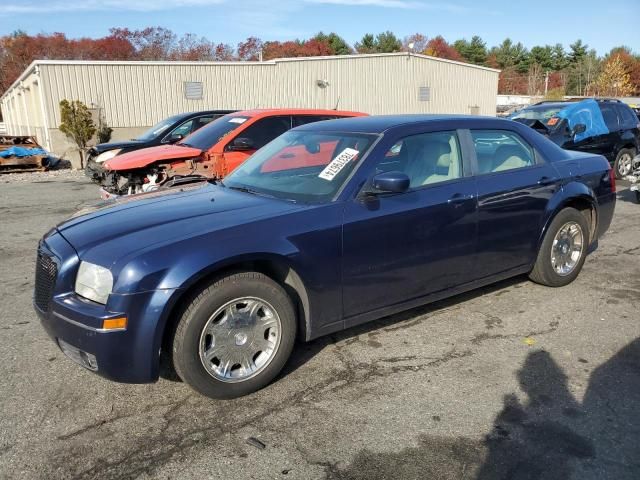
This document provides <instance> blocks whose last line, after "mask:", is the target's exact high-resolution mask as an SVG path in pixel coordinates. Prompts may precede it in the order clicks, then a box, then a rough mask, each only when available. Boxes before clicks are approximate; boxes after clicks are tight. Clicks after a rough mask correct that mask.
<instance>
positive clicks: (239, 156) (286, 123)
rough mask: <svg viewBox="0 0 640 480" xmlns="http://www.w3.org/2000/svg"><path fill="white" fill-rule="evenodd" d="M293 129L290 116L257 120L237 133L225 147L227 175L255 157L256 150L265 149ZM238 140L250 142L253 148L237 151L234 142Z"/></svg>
mask: <svg viewBox="0 0 640 480" xmlns="http://www.w3.org/2000/svg"><path fill="white" fill-rule="evenodd" d="M290 129H291V117H290V116H289V115H284V116H277V117H267V118H261V119H260V120H257V121H256V122H255V123H253V124H251V125H249V126H248V127H246V128H245V129H243V130H240V131H237V132H236V133H235V134H234V135H233V137H232V138H231V139H230V140H229V142H228V143H227V145H226V146H225V147H224V160H225V163H226V166H227V173H229V172H232V171H233V170H234V169H235V168H236V167H237V166H238V165H240V164H241V163H242V162H244V161H245V160H246V159H247V158H249V157H250V156H251V155H253V154H254V153H255V152H256V150H259V149H260V148H262V147H264V146H265V145H266V144H267V143H269V142H270V141H271V140H273V139H275V138H277V137H279V136H280V135H282V134H283V133H284V132H286V131H288V130H290ZM237 138H246V139H248V140H249V143H250V145H251V148H249V149H247V150H242V151H236V150H234V147H233V142H234V140H236V139H237Z"/></svg>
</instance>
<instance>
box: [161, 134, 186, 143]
mask: <svg viewBox="0 0 640 480" xmlns="http://www.w3.org/2000/svg"><path fill="white" fill-rule="evenodd" d="M183 138H184V135H182V134H181V133H172V134H171V135H169V136H168V137H167V138H166V139H165V141H164V142H165V143H176V142H179V141H180V140H182V139H183Z"/></svg>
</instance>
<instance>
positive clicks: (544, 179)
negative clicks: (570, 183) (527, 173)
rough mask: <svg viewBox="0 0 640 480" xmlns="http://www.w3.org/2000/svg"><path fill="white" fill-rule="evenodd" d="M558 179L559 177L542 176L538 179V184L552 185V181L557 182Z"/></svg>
mask: <svg viewBox="0 0 640 480" xmlns="http://www.w3.org/2000/svg"><path fill="white" fill-rule="evenodd" d="M557 181H558V179H557V178H554V177H547V176H544V177H540V179H539V180H538V185H542V186H544V185H551V184H552V183H555V182H557Z"/></svg>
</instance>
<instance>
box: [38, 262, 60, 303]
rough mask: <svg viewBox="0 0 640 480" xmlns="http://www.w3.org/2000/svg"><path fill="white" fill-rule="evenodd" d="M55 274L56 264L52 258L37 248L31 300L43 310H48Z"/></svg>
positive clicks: (56, 270)
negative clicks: (34, 282) (34, 279)
mask: <svg viewBox="0 0 640 480" xmlns="http://www.w3.org/2000/svg"><path fill="white" fill-rule="evenodd" d="M57 275H58V266H57V265H56V262H55V261H54V260H53V258H51V256H50V255H48V254H47V253H45V252H43V251H42V250H38V260H37V262H36V287H35V291H34V294H33V302H34V303H35V304H36V306H37V307H38V308H39V309H40V310H42V311H43V312H46V311H48V310H49V301H50V300H51V296H52V295H53V287H54V286H55V284H56V276H57Z"/></svg>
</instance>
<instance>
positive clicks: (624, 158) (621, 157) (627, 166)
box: [613, 148, 636, 179]
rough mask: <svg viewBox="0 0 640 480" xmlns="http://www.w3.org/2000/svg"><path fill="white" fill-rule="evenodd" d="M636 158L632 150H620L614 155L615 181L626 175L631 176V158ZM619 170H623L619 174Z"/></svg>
mask: <svg viewBox="0 0 640 480" xmlns="http://www.w3.org/2000/svg"><path fill="white" fill-rule="evenodd" d="M635 156H636V151H635V149H634V148H621V149H620V151H619V152H618V155H616V161H615V162H614V163H613V170H614V172H615V174H616V178H617V179H622V178H624V177H626V176H627V175H630V174H631V171H632V170H633V169H632V168H631V164H632V161H633V157H635ZM620 169H624V170H625V171H624V172H621V171H620Z"/></svg>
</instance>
